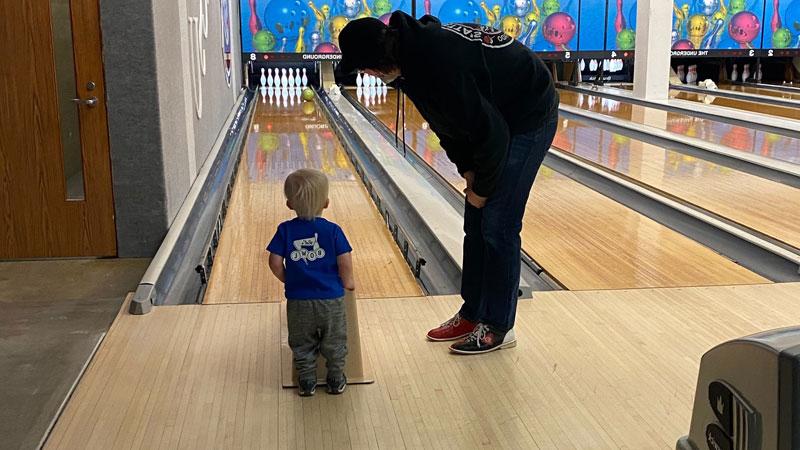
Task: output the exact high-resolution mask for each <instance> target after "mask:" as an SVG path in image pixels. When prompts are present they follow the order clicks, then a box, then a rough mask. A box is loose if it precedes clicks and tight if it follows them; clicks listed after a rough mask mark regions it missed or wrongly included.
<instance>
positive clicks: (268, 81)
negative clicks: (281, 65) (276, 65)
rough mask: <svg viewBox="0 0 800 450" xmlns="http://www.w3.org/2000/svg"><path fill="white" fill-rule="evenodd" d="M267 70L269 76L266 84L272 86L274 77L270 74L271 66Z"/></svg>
mask: <svg viewBox="0 0 800 450" xmlns="http://www.w3.org/2000/svg"><path fill="white" fill-rule="evenodd" d="M268 72H269V76H268V77H267V86H269V87H270V88H271V87H272V86H275V78H274V77H273V76H272V67H270V68H269V70H268Z"/></svg>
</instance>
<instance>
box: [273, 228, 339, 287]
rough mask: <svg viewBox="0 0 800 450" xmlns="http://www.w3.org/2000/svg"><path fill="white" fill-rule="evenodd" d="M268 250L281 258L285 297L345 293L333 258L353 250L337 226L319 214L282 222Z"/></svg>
mask: <svg viewBox="0 0 800 450" xmlns="http://www.w3.org/2000/svg"><path fill="white" fill-rule="evenodd" d="M267 251H269V252H270V253H274V254H276V255H281V256H283V258H284V262H285V264H286V285H285V288H286V298H287V299H289V300H309V299H334V298H339V297H342V296H343V295H344V287H343V286H342V279H341V278H339V265H338V264H336V257H337V256H339V255H341V254H344V253H349V252H351V251H353V249H352V248H350V243H349V242H347V238H346V237H345V236H344V233H343V232H342V229H341V228H339V225H336V224H335V223H333V222H329V221H327V220H325V219H323V218H321V217H317V218H316V219H314V220H304V219H300V218H295V219H292V220H289V221H286V222H283V223H282V224H280V225H278V231H277V232H275V236H274V237H273V238H272V241H271V242H270V243H269V245H268V246H267Z"/></svg>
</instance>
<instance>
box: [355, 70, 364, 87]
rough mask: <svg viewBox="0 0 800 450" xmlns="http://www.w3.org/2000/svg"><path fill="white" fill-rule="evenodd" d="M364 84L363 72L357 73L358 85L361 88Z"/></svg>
mask: <svg viewBox="0 0 800 450" xmlns="http://www.w3.org/2000/svg"><path fill="white" fill-rule="evenodd" d="M363 84H364V79H363V78H361V72H358V75H356V87H358V88H360V87H361V86H362V85H363Z"/></svg>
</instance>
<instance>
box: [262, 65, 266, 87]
mask: <svg viewBox="0 0 800 450" xmlns="http://www.w3.org/2000/svg"><path fill="white" fill-rule="evenodd" d="M261 87H267V75H266V74H265V73H264V68H263V67H262V68H261Z"/></svg>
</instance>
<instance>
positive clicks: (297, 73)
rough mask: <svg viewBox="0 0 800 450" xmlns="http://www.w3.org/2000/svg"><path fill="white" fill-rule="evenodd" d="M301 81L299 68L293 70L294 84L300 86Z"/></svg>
mask: <svg viewBox="0 0 800 450" xmlns="http://www.w3.org/2000/svg"><path fill="white" fill-rule="evenodd" d="M302 82H303V80H302V79H301V78H300V69H297V70H295V71H294V85H295V86H297V87H300V83H302Z"/></svg>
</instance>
